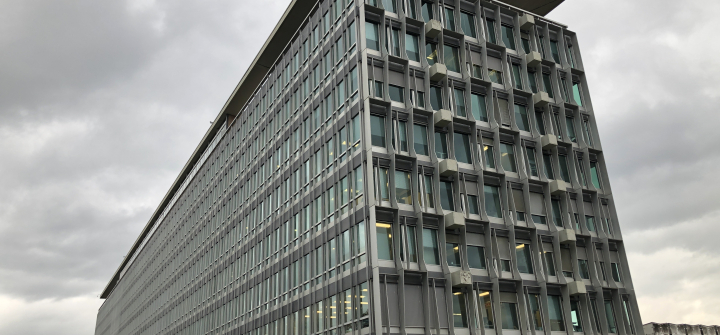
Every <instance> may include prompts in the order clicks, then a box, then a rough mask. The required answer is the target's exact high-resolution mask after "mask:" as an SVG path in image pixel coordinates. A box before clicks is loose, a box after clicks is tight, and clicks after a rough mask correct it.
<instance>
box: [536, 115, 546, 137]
mask: <svg viewBox="0 0 720 335" xmlns="http://www.w3.org/2000/svg"><path fill="white" fill-rule="evenodd" d="M543 115H544V114H543V113H535V125H536V126H537V129H538V132H539V133H540V135H545V119H544V118H543Z"/></svg>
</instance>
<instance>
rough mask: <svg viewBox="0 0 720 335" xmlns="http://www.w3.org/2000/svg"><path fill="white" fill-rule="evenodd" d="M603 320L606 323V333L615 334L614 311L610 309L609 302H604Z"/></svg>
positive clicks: (610, 303)
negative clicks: (605, 320)
mask: <svg viewBox="0 0 720 335" xmlns="http://www.w3.org/2000/svg"><path fill="white" fill-rule="evenodd" d="M605 318H606V319H607V322H608V333H617V324H616V323H615V310H614V309H613V307H612V301H611V300H605Z"/></svg>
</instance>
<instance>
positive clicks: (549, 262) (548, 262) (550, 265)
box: [545, 251, 557, 276]
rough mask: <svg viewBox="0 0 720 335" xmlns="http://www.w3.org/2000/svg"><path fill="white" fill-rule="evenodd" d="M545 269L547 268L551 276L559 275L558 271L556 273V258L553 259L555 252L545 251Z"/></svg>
mask: <svg viewBox="0 0 720 335" xmlns="http://www.w3.org/2000/svg"><path fill="white" fill-rule="evenodd" d="M545 270H547V273H548V275H549V276H556V275H557V273H555V260H554V259H553V253H552V252H550V251H545Z"/></svg>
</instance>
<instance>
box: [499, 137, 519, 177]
mask: <svg viewBox="0 0 720 335" xmlns="http://www.w3.org/2000/svg"><path fill="white" fill-rule="evenodd" d="M500 162H501V164H502V167H503V169H505V171H509V172H517V169H516V167H515V150H514V146H513V145H512V144H507V143H500Z"/></svg>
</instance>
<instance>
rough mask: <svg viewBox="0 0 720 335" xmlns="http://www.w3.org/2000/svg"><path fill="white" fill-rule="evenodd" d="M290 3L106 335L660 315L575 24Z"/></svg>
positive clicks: (498, 8) (588, 324) (495, 11)
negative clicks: (638, 288) (632, 245)
mask: <svg viewBox="0 0 720 335" xmlns="http://www.w3.org/2000/svg"><path fill="white" fill-rule="evenodd" d="M291 6H292V7H290V8H288V13H289V14H294V15H296V16H298V15H299V16H300V17H306V19H304V20H303V21H302V22H301V23H300V24H298V25H296V26H293V27H291V31H290V32H289V33H287V34H284V35H282V36H281V34H278V35H273V36H271V37H270V40H269V41H270V42H272V41H278V42H277V43H282V44H281V45H282V46H284V48H282V52H279V51H278V53H277V55H273V57H271V58H270V56H268V57H266V59H272V60H271V61H266V62H265V64H270V63H272V62H274V63H272V64H273V65H272V66H270V67H269V69H268V70H265V73H264V74H263V76H262V78H263V79H262V80H256V81H255V82H249V83H245V82H243V81H241V83H240V84H239V85H238V89H237V90H236V93H234V94H233V96H231V99H230V100H229V103H228V104H227V105H226V107H225V108H224V109H223V111H222V112H221V113H220V115H219V116H218V119H217V120H216V121H215V123H214V124H213V126H212V128H211V131H209V132H208V134H207V135H206V138H205V139H203V142H201V145H200V146H199V147H198V149H199V150H196V153H195V154H193V157H192V158H191V161H190V163H189V164H188V165H187V166H186V167H185V168H184V169H183V173H181V175H180V177H179V178H178V181H176V184H175V185H174V186H173V188H172V189H171V191H170V192H169V193H168V195H167V196H166V199H167V200H165V199H164V200H163V203H162V204H161V206H160V208H158V211H157V212H156V213H155V214H154V215H153V218H152V219H151V221H150V223H149V224H148V226H146V228H145V230H144V231H143V233H142V235H141V236H140V238H139V239H138V241H137V242H136V244H135V245H134V246H133V248H132V249H131V252H130V254H129V255H128V258H127V261H124V262H123V264H122V265H121V266H120V268H119V269H118V271H117V272H116V274H115V276H114V277H113V279H112V280H111V281H110V283H109V284H108V286H107V288H106V289H105V291H104V292H103V293H102V295H101V297H102V298H103V299H106V301H105V302H104V304H103V305H102V306H101V308H100V311H99V312H98V318H97V325H96V334H98V335H101V334H102V335H110V334H188V335H199V334H252V335H265V334H270V335H286V334H298V335H313V334H371V333H372V334H396V333H425V334H473V335H475V334H482V335H485V334H503V333H504V334H506V335H507V334H512V335H520V334H521V333H525V332H529V331H536V332H543V331H548V330H549V331H552V332H553V333H557V332H570V331H575V332H583V331H584V332H594V333H600V334H609V333H614V334H617V333H619V334H623V335H626V334H635V333H636V332H641V331H642V323H641V319H640V315H639V311H638V308H637V302H636V300H635V293H634V289H633V284H632V281H631V276H630V273H629V267H628V264H627V258H626V256H625V251H624V246H623V241H622V235H621V232H620V227H619V223H618V218H617V215H616V212H615V207H614V203H613V197H612V193H611V188H610V183H609V180H608V177H607V173H606V171H605V169H604V166H605V164H604V155H603V151H602V147H601V141H600V139H599V137H598V132H597V128H596V123H595V117H594V112H595V111H594V109H593V106H592V101H591V99H590V95H589V92H588V91H587V85H586V78H585V75H584V71H583V65H582V64H583V63H582V56H581V54H580V48H579V47H578V45H577V37H576V35H575V33H573V32H572V31H570V30H568V29H567V27H566V26H564V25H562V24H559V23H556V22H553V21H550V20H547V19H545V18H544V17H542V16H538V15H536V14H532V13H530V12H524V11H521V10H520V9H517V8H515V7H508V6H506V5H504V4H503V3H500V2H484V1H475V2H472V1H470V2H467V1H459V0H458V1H425V0H393V1H380V0H378V1H372V0H366V1H365V2H363V1H358V0H354V1H350V0H324V1H316V2H314V1H298V2H295V3H294V4H293V5H291ZM298 21H300V20H298ZM284 29H288V28H287V27H285V28H284ZM403 35H404V36H405V38H401V37H402V36H403ZM495 35H497V36H495ZM283 36H286V37H283ZM290 36H292V37H290ZM423 45H424V46H426V47H425V48H423V47H422V46H423ZM517 46H522V47H517ZM279 49H280V48H278V50H279ZM264 52H265V51H264V50H261V54H259V56H258V57H260V56H263V55H265V54H264ZM256 60H258V59H257V58H256ZM435 64H444V65H445V67H439V66H437V65H435ZM255 66H257V67H258V68H260V66H259V65H253V66H251V68H250V70H249V71H254V69H255ZM448 70H449V71H448ZM503 73H506V74H509V75H510V77H509V78H505V80H502V76H503ZM491 74H492V75H491ZM493 76H495V77H497V76H499V77H498V78H495V80H491V79H492V78H494V77H493ZM243 85H245V86H243ZM538 88H541V90H538ZM250 92H252V93H250ZM553 93H555V94H553ZM235 101H237V103H234V102H235ZM466 106H468V107H466ZM468 109H469V110H468ZM559 120H566V122H560V121H559ZM493 148H497V149H493ZM586 176H590V178H589V179H590V182H587V179H586V178H587V177H586ZM443 246H444V247H443ZM606 273H607V274H609V275H607V276H606ZM527 327H531V328H529V329H526V328H527Z"/></svg>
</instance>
